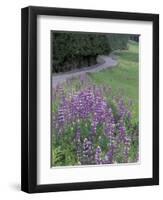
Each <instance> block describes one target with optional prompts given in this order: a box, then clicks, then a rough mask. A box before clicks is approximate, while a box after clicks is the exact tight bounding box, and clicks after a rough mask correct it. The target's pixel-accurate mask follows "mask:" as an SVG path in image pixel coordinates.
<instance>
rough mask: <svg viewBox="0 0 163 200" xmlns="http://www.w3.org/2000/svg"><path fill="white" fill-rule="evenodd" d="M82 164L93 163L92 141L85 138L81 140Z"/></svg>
mask: <svg viewBox="0 0 163 200" xmlns="http://www.w3.org/2000/svg"><path fill="white" fill-rule="evenodd" d="M82 153H83V154H82V159H81V163H82V164H93V162H94V152H93V147H92V142H91V141H89V140H88V139H87V138H85V139H84V142H83V152H82Z"/></svg>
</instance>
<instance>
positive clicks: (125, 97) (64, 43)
mask: <svg viewBox="0 0 163 200" xmlns="http://www.w3.org/2000/svg"><path fill="white" fill-rule="evenodd" d="M49 34H50V40H51V42H50V44H51V55H50V57H51V147H50V148H51V151H50V153H51V167H74V166H76V167H79V166H89V165H90V166H92V165H95V166H96V165H108V166H109V165H119V164H131V163H134V164H138V163H139V161H140V158H139V154H140V152H139V136H140V134H139V47H140V37H141V35H138V34H130V33H128V34H121V33H95V32H75V31H59V30H57V31H56V30H51V31H50V33H49Z"/></svg>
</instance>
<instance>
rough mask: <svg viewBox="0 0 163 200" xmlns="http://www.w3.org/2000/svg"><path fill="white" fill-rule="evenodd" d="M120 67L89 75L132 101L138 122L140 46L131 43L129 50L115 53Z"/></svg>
mask: <svg viewBox="0 0 163 200" xmlns="http://www.w3.org/2000/svg"><path fill="white" fill-rule="evenodd" d="M115 54H116V55H117V56H118V66H117V67H115V68H112V69H106V70H103V71H101V72H97V73H92V74H89V76H90V77H91V79H92V81H93V82H94V83H95V84H97V85H105V86H108V87H109V86H110V87H111V88H112V92H113V94H114V95H117V94H118V93H120V94H121V95H122V96H123V97H124V98H125V99H126V100H129V99H130V100H132V102H133V107H132V114H133V117H134V120H135V121H138V103H139V92H138V88H139V64H138V63H139V46H138V43H135V42H129V44H128V50H124V51H119V52H115Z"/></svg>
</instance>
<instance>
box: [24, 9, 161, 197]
mask: <svg viewBox="0 0 163 200" xmlns="http://www.w3.org/2000/svg"><path fill="white" fill-rule="evenodd" d="M21 25H22V64H21V65H22V143H21V144H22V157H21V159H22V161H21V162H22V168H21V172H22V174H21V177H22V190H23V191H25V192H28V193H35V192H51V191H66V190H82V189H100V188H113V187H130V186H144V185H158V184H159V16H158V15H157V14H144V13H126V12H112V11H99V10H80V9H65V8H48V7H34V6H30V7H26V8H23V9H22V24H21Z"/></svg>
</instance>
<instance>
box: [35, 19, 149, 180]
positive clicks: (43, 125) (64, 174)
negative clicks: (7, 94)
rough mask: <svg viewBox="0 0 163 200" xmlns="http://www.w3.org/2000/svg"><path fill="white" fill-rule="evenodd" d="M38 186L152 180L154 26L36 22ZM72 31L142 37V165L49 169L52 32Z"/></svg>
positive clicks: (124, 22)
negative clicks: (125, 34)
mask: <svg viewBox="0 0 163 200" xmlns="http://www.w3.org/2000/svg"><path fill="white" fill-rule="evenodd" d="M37 24H38V27H37V30H38V31H37V40H38V41H37V45H38V46H37V63H38V77H37V78H38V84H37V85H38V88H37V91H38V93H37V95H38V98H37V99H38V102H37V106H38V107H37V111H38V113H37V118H38V121H37V124H38V126H37V130H38V132H37V138H38V139H37V146H38V149H37V158H38V160H37V166H38V167H37V184H55V183H69V182H86V181H102V180H121V179H136V178H151V177H152V23H151V22H142V21H129V20H108V19H91V18H77V17H76V18H74V17H57V16H39V17H38V19H37ZM51 30H69V31H85V32H104V33H109V32H111V33H130V34H132V33H133V34H140V35H141V37H140V40H141V41H140V44H141V46H140V68H139V69H140V70H139V96H140V97H141V98H139V112H140V114H141V115H140V123H139V129H140V149H141V150H140V157H141V163H140V164H136V165H134V164H132V165H130V164H128V165H110V166H108V165H107V166H103V165H102V166H100V167H99V166H96V167H71V168H51V167H50V138H51V137H50V89H51V84H50V76H51V75H50V31H51Z"/></svg>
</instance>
